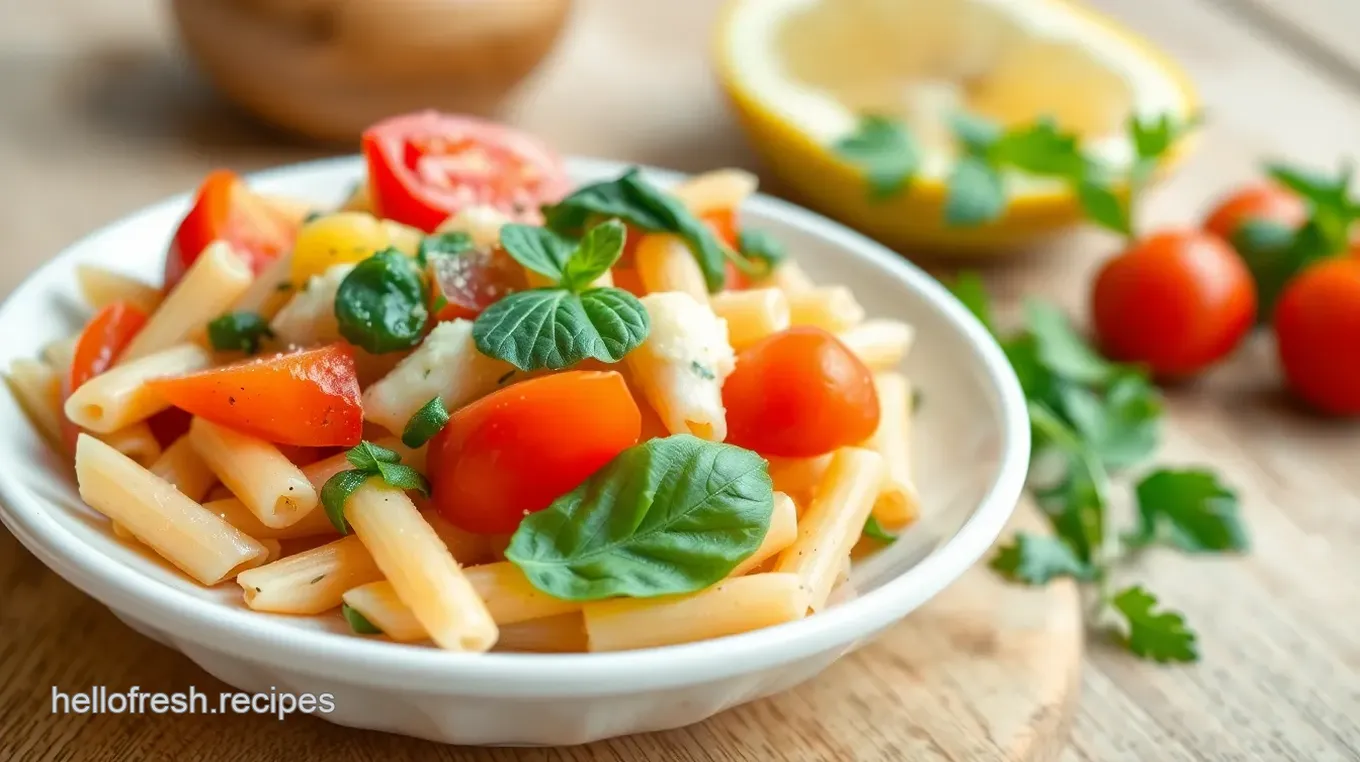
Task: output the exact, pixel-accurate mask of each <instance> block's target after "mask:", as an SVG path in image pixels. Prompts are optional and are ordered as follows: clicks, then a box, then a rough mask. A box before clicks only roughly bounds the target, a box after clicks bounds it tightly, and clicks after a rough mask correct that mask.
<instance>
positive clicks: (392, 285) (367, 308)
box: [335, 249, 430, 354]
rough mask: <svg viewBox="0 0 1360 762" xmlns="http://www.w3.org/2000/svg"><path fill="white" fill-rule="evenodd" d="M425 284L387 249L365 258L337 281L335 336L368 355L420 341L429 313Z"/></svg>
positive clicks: (416, 271) (399, 256)
mask: <svg viewBox="0 0 1360 762" xmlns="http://www.w3.org/2000/svg"><path fill="white" fill-rule="evenodd" d="M426 302H427V300H426V290H425V281H424V279H423V278H422V277H421V271H420V270H419V269H417V267H416V265H415V263H413V262H412V261H411V259H410V257H407V256H406V255H405V254H402V253H401V252H400V251H397V250H396V249H386V250H384V251H380V252H378V253H377V254H374V255H373V256H371V257H369V258H368V259H365V260H364V261H362V262H360V263H359V264H357V265H355V266H354V269H353V270H351V271H350V272H349V274H348V275H346V276H345V279H344V280H343V281H341V282H340V288H339V289H337V291H336V293H335V319H336V322H337V323H338V324H339V326H340V335H341V336H343V337H345V340H346V341H348V342H349V343H351V344H353V345H355V346H357V347H360V348H362V349H364V350H365V351H367V352H370V353H372V354H383V353H386V352H400V351H402V350H405V349H410V348H411V347H414V346H415V345H416V344H418V343H420V339H421V338H422V337H423V336H424V335H425V326H426V324H427V323H428V322H429V319H430V313H429V311H428V310H427V309H426V308H425V304H426Z"/></svg>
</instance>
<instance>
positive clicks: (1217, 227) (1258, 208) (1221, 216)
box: [1204, 183, 1308, 243]
mask: <svg viewBox="0 0 1360 762" xmlns="http://www.w3.org/2000/svg"><path fill="white" fill-rule="evenodd" d="M1307 219H1308V205H1307V204H1305V203H1304V201H1303V199H1301V198H1299V197H1298V195H1296V194H1295V193H1293V192H1291V191H1289V190H1288V189H1287V188H1281V187H1280V186H1278V185H1274V184H1271V183H1263V184H1260V185H1253V186H1250V187H1247V188H1243V189H1241V190H1239V191H1237V192H1236V193H1234V194H1232V195H1230V196H1228V197H1227V198H1225V199H1223V200H1222V201H1220V202H1219V204H1218V206H1217V207H1215V208H1214V211H1213V212H1211V213H1210V214H1209V217H1208V218H1207V219H1206V220H1205V221H1204V229H1205V230H1207V231H1209V232H1210V233H1213V234H1214V235H1217V236H1218V237H1219V238H1222V239H1223V240H1225V241H1227V242H1229V243H1232V242H1233V240H1234V238H1235V237H1236V235H1237V230H1238V228H1240V227H1241V226H1242V223H1244V222H1246V221H1247V220H1268V221H1270V222H1277V223H1279V224H1281V225H1284V226H1285V227H1287V228H1291V229H1294V228H1297V227H1299V226H1300V225H1302V224H1303V223H1304V221H1305V220H1307Z"/></svg>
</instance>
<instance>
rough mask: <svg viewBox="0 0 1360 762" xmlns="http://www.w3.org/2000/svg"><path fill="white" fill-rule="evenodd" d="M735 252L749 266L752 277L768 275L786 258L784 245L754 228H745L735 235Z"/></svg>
mask: <svg viewBox="0 0 1360 762" xmlns="http://www.w3.org/2000/svg"><path fill="white" fill-rule="evenodd" d="M737 250H738V253H740V254H741V257H742V259H744V260H746V262H747V263H748V264H750V265H751V269H752V270H753V272H752V273H751V274H752V275H755V276H757V277H760V276H763V275H768V274H769V273H771V272H773V271H774V269H775V268H776V267H778V266H779V265H780V263H782V262H783V261H784V260H785V259H787V258H788V253H787V252H785V251H784V244H782V243H780V242H779V241H778V240H777V239H776V238H775V237H774V236H772V235H770V234H769V233H767V232H765V231H764V230H759V229H756V228H745V229H743V230H742V231H741V233H739V234H738V235H737Z"/></svg>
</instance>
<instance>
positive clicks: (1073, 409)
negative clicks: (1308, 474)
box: [954, 274, 1249, 661]
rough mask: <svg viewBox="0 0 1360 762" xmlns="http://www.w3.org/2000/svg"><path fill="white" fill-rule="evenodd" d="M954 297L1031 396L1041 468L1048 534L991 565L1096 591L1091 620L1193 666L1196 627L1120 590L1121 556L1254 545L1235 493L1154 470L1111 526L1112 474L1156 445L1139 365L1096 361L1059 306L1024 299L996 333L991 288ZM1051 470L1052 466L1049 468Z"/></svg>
mask: <svg viewBox="0 0 1360 762" xmlns="http://www.w3.org/2000/svg"><path fill="white" fill-rule="evenodd" d="M954 292H955V295H956V296H958V297H959V299H960V301H962V302H963V303H964V304H965V305H966V306H967V307H968V308H969V309H970V310H971V311H972V312H973V313H974V314H975V315H976V316H977V317H978V318H979V319H980V320H981V321H982V322H983V324H984V325H986V326H988V328H989V329H991V330H992V332H993V334H994V335H996V336H997V340H998V342H999V343H1000V344H1001V347H1002V349H1003V350H1004V351H1005V353H1006V356H1007V358H1008V359H1009V360H1010V362H1011V365H1012V367H1014V369H1015V371H1016V375H1017V376H1018V377H1019V379H1020V384H1021V386H1022V387H1023V389H1024V392H1025V396H1026V397H1027V398H1028V402H1029V419H1030V426H1031V428H1032V431H1033V438H1034V443H1035V447H1034V451H1035V468H1034V472H1035V474H1042V473H1043V472H1045V471H1051V472H1052V473H1049V474H1048V475H1047V478H1040V477H1037V476H1036V477H1035V478H1033V479H1032V483H1031V489H1032V491H1033V493H1034V496H1035V498H1036V501H1037V502H1038V504H1039V507H1040V508H1041V509H1042V511H1043V513H1044V515H1045V516H1046V517H1047V519H1048V522H1049V524H1050V526H1051V527H1052V530H1053V534H1052V535H1051V536H1050V535H1044V534H1033V533H1028V532H1020V533H1017V535H1016V536H1015V537H1014V538H1013V539H1012V540H1011V541H1009V542H1008V543H1007V544H1005V545H1003V546H1002V547H1001V548H1000V550H999V552H998V553H997V555H996V556H995V557H993V559H992V561H991V566H992V568H993V569H995V570H996V571H997V572H998V573H1000V574H1001V575H1002V576H1004V577H1006V578H1007V579H1010V580H1012V581H1014V582H1018V583H1022V584H1029V585H1042V584H1045V583H1048V582H1050V581H1052V580H1054V579H1058V578H1061V577H1067V578H1070V579H1074V580H1076V581H1078V582H1081V583H1090V585H1091V587H1092V591H1091V592H1092V595H1091V598H1092V599H1093V600H1092V606H1091V611H1090V617H1091V619H1090V621H1091V623H1092V626H1093V627H1095V628H1098V629H1103V630H1105V631H1106V632H1108V633H1110V634H1111V635H1112V639H1113V640H1114V642H1117V643H1121V644H1123V645H1124V646H1126V647H1127V648H1128V649H1129V650H1130V651H1131V652H1133V653H1134V654H1137V655H1138V656H1140V657H1143V658H1147V659H1152V660H1155V661H1195V660H1197V659H1198V658H1199V652H1198V649H1197V646H1196V642H1195V634H1194V632H1193V630H1191V629H1190V628H1189V627H1188V626H1187V624H1186V622H1185V618H1184V617H1183V616H1182V615H1181V614H1179V613H1176V612H1173V611H1157V610H1156V609H1157V606H1158V601H1157V598H1156V596H1155V595H1153V594H1152V593H1150V592H1148V591H1147V590H1146V589H1144V588H1143V587H1141V586H1139V585H1133V586H1129V587H1124V588H1122V589H1115V588H1114V586H1113V585H1112V582H1113V579H1112V577H1113V576H1114V573H1115V571H1116V570H1117V568H1118V567H1119V565H1120V562H1122V561H1124V560H1126V559H1128V558H1129V557H1130V556H1131V555H1132V554H1133V553H1134V552H1136V551H1137V550H1139V549H1141V548H1144V547H1146V546H1149V545H1152V544H1161V545H1165V546H1169V547H1172V548H1175V549H1178V550H1181V551H1185V552H1191V553H1221V552H1237V551H1244V550H1246V549H1247V548H1248V545H1249V541H1248V537H1247V531H1246V527H1245V525H1244V523H1243V520H1242V517H1241V515H1240V514H1239V512H1238V505H1237V495H1236V493H1235V492H1234V491H1233V490H1232V489H1230V488H1228V487H1227V486H1225V485H1224V484H1223V483H1222V482H1221V481H1220V480H1219V478H1218V476H1217V475H1215V474H1214V473H1213V472H1211V471H1209V470H1206V469H1200V468H1190V469H1172V468H1156V469H1153V470H1151V471H1149V472H1147V473H1146V474H1144V475H1143V476H1142V477H1141V478H1140V479H1139V481H1138V482H1137V486H1136V487H1135V489H1134V500H1135V503H1136V506H1137V512H1138V520H1137V524H1136V526H1135V527H1134V528H1133V529H1132V530H1131V531H1128V532H1126V533H1124V534H1122V535H1121V534H1119V533H1118V532H1117V531H1115V526H1114V525H1115V517H1113V516H1111V515H1110V514H1111V511H1110V505H1111V503H1112V493H1113V491H1114V489H1115V478H1114V477H1116V476H1118V475H1119V474H1120V472H1121V471H1123V470H1125V469H1130V468H1133V467H1136V466H1139V465H1141V464H1143V463H1144V462H1146V461H1147V460H1148V459H1150V458H1151V457H1152V455H1153V454H1154V453H1155V451H1156V449H1157V444H1158V440H1159V434H1160V423H1161V415H1162V401H1161V396H1160V394H1159V393H1158V392H1157V390H1156V388H1155V387H1154V386H1153V385H1152V384H1150V383H1149V382H1148V379H1147V377H1146V375H1145V374H1144V373H1143V372H1142V371H1141V370H1139V369H1138V368H1135V367H1131V366H1126V365H1120V364H1116V363H1111V362H1109V361H1108V360H1106V359H1105V358H1103V357H1101V356H1100V355H1099V354H1098V353H1097V352H1096V351H1095V350H1094V349H1092V348H1091V347H1090V345H1089V344H1087V343H1086V341H1085V340H1084V339H1083V338H1082V337H1081V336H1080V335H1079V334H1078V333H1077V332H1076V331H1075V330H1074V328H1073V327H1072V325H1071V323H1070V322H1069V321H1068V320H1067V318H1066V317H1065V316H1064V315H1063V313H1062V312H1061V311H1060V310H1058V309H1057V308H1055V307H1053V306H1052V305H1049V304H1045V303H1042V302H1030V303H1029V304H1027V305H1025V327H1024V328H1023V329H1022V330H1020V331H1018V332H1015V333H1013V334H1010V335H1001V334H999V333H998V332H997V330H996V328H995V326H996V322H995V320H994V319H993V316H992V314H991V309H990V306H989V304H988V300H987V293H986V290H985V289H984V288H983V286H982V283H981V280H980V279H979V278H978V277H977V276H976V275H973V274H964V275H962V276H960V277H959V279H958V280H957V281H956V283H955V284H954ZM1046 466H1051V468H1046Z"/></svg>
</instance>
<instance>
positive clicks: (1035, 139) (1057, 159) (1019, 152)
mask: <svg viewBox="0 0 1360 762" xmlns="http://www.w3.org/2000/svg"><path fill="white" fill-rule="evenodd" d="M991 155H992V157H993V160H994V161H995V162H996V163H999V164H1003V165H1005V166H1010V167H1015V168H1016V169H1019V170H1022V171H1024V172H1028V173H1030V174H1032V175H1039V176H1041V177H1062V178H1072V177H1080V176H1082V175H1083V174H1084V173H1085V171H1086V158H1085V157H1084V156H1082V153H1081V147H1080V145H1079V143H1078V141H1077V136H1076V135H1073V134H1071V133H1066V132H1063V131H1061V130H1059V129H1058V125H1057V124H1056V123H1055V122H1054V121H1053V120H1052V119H1051V118H1048V117H1043V118H1040V119H1038V120H1036V121H1035V122H1034V123H1033V124H1030V125H1025V126H1022V127H1019V128H1016V129H1014V130H1011V131H1009V132H1007V133H1006V134H1005V135H1003V136H1002V137H1001V138H1000V140H998V141H996V143H995V145H994V146H993V148H992V150H991Z"/></svg>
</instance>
